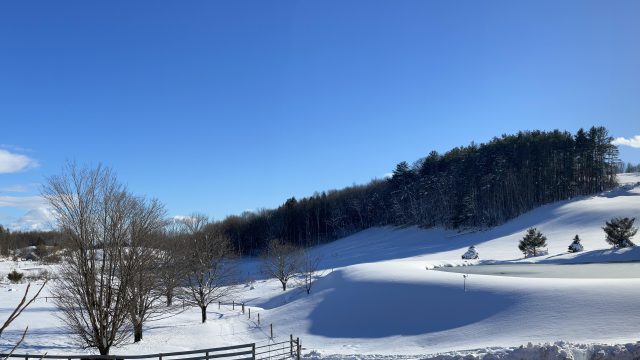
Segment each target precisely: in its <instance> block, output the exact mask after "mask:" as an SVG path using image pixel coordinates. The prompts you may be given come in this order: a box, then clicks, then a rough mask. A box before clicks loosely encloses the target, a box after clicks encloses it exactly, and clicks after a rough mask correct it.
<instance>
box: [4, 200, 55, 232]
mask: <svg viewBox="0 0 640 360" xmlns="http://www.w3.org/2000/svg"><path fill="white" fill-rule="evenodd" d="M1 208H8V209H9V213H8V214H2V215H3V216H2V222H3V223H5V224H8V225H9V227H10V228H11V229H12V230H42V229H50V228H52V227H53V220H54V218H53V213H52V212H51V209H50V208H49V205H48V203H47V201H46V200H45V199H44V198H42V197H41V196H0V213H3V212H4V211H2V210H1ZM11 209H14V210H11ZM16 209H17V211H19V213H22V212H23V211H24V213H23V215H21V216H19V217H18V216H15V215H9V214H11V213H15V212H16ZM7 215H9V216H7Z"/></svg>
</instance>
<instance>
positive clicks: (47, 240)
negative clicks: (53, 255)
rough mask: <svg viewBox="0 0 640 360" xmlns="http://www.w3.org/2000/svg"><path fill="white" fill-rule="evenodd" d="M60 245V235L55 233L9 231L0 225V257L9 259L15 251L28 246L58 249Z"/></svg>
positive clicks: (61, 241)
mask: <svg viewBox="0 0 640 360" xmlns="http://www.w3.org/2000/svg"><path fill="white" fill-rule="evenodd" d="M62 243H63V238H62V235H61V234H60V233H59V232H57V231H40V230H32V231H9V229H6V228H5V227H3V226H2V225H0V256H3V257H9V256H10V255H12V254H14V253H15V251H16V250H18V249H24V248H27V247H30V246H43V245H46V246H53V247H59V246H61V245H62ZM14 255H15V254H14Z"/></svg>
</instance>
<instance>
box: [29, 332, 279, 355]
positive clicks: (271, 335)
mask: <svg viewBox="0 0 640 360" xmlns="http://www.w3.org/2000/svg"><path fill="white" fill-rule="evenodd" d="M269 326H270V327H271V338H272V339H273V324H269ZM27 360H29V359H27Z"/></svg>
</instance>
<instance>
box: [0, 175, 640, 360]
mask: <svg viewBox="0 0 640 360" xmlns="http://www.w3.org/2000/svg"><path fill="white" fill-rule="evenodd" d="M639 181H640V176H638V175H624V176H621V182H622V183H623V186H621V187H620V188H619V189H616V190H613V191H610V192H607V193H603V194H600V195H597V196H589V197H580V198H576V199H572V200H568V201H562V202H558V203H553V204H548V205H545V206H542V207H540V208H538V209H535V210H533V211H531V212H528V213H526V214H524V215H522V216H520V217H518V218H516V219H514V220H512V221H510V222H508V223H506V224H504V225H502V226H499V227H496V228H492V229H488V230H485V231H466V232H460V233H459V232H455V231H451V230H444V229H428V230H424V229H418V228H416V227H408V228H400V229H397V228H374V229H369V230H365V231H362V232H360V233H357V234H354V235H352V236H349V237H347V238H344V239H341V240H338V241H336V242H332V243H329V244H326V245H321V246H318V247H316V248H314V249H313V250H312V252H313V253H314V254H316V255H318V256H321V257H322V263H321V264H322V268H323V271H322V273H323V276H322V277H321V279H319V280H318V281H317V283H316V284H315V287H314V288H313V290H312V294H311V295H306V294H305V293H304V292H303V290H302V289H300V288H295V287H294V288H291V289H290V290H288V291H286V292H282V291H281V289H280V286H279V283H278V282H277V281H275V280H260V279H261V276H260V275H259V274H258V273H257V268H258V266H257V260H256V259H245V260H243V264H242V273H243V275H245V276H246V277H247V282H248V283H247V285H246V286H244V287H242V289H243V291H242V292H241V293H240V294H238V296H237V298H236V300H238V301H241V302H246V303H247V304H248V305H249V306H251V307H252V314H253V316H252V319H248V315H247V314H244V315H243V314H241V313H240V312H239V310H238V308H236V310H235V311H232V310H231V309H230V307H225V306H223V307H222V309H221V310H218V309H217V306H213V307H212V308H210V310H209V312H210V314H209V318H210V320H209V321H208V322H207V323H206V324H199V321H198V319H199V313H198V311H197V310H196V309H189V310H187V311H185V312H184V313H182V314H179V315H177V316H175V317H171V318H168V319H165V320H161V321H158V322H154V323H149V324H148V326H147V328H146V329H145V338H144V340H143V342H142V343H140V344H128V345H124V346H122V347H120V348H117V349H114V350H113V353H116V354H131V353H157V352H160V351H163V352H167V351H177V350H186V349H197V348H206V347H213V346H218V345H227V344H237V343H246V342H258V343H268V342H269V341H270V340H269V339H268V337H269V334H268V332H269V331H268V324H271V323H272V324H273V325H274V332H275V336H276V341H280V340H283V339H285V338H288V336H289V334H293V335H294V336H295V337H300V338H301V340H302V343H303V346H304V348H305V349H306V350H305V351H306V352H307V354H309V356H310V357H313V356H314V355H313V354H322V357H328V358H331V357H337V358H340V357H345V356H346V355H348V354H358V355H357V356H364V357H367V356H369V357H374V354H381V355H384V356H386V357H393V356H398V355H402V356H408V355H418V354H434V353H442V352H451V351H458V350H463V349H483V348H491V347H518V346H520V345H522V344H527V343H528V342H533V343H545V342H551V343H553V342H556V341H569V342H572V343H628V342H635V341H636V340H637V339H638V336H639V335H640V330H638V327H637V324H638V323H639V322H640V312H638V311H637V303H638V302H637V301H638V300H637V299H638V298H640V279H637V278H610V277H612V276H606V277H607V278H568V277H567V276H562V275H561V274H560V275H558V274H556V275H555V276H554V278H548V277H543V276H539V275H536V274H535V271H534V272H533V273H532V275H531V276H530V277H528V278H522V277H515V276H492V275H482V274H479V273H478V274H475V273H474V274H472V275H471V276H470V277H469V278H468V279H467V291H466V292H465V291H464V290H463V278H462V275H461V274H459V273H449V272H442V271H432V270H427V269H432V268H435V267H439V266H454V265H472V264H486V263H499V264H513V263H535V262H543V263H549V264H560V263H581V262H602V261H632V260H640V252H639V251H638V250H637V249H631V250H618V251H611V250H610V249H609V248H610V246H609V245H608V244H607V243H606V242H605V241H604V232H603V231H602V229H601V227H602V226H603V225H604V222H605V221H606V220H609V219H610V218H611V217H614V216H629V217H636V218H639V219H640V187H638V186H635V184H636V183H637V182H639ZM531 226H534V227H537V228H538V229H539V230H541V231H542V232H543V233H544V234H545V235H546V236H547V238H548V243H549V246H548V249H549V255H548V256H542V257H536V258H529V259H522V254H521V253H520V252H519V250H518V248H517V244H518V241H519V240H520V238H522V236H523V234H524V232H525V231H526V229H527V228H528V227H531ZM576 234H579V235H580V238H581V239H582V244H583V245H584V247H585V250H586V251H585V252H582V253H576V254H568V253H567V246H569V244H570V243H571V241H572V239H573V237H574V236H575V235H576ZM636 240H638V241H640V239H636ZM471 245H475V246H476V248H477V250H478V252H479V254H480V260H472V261H464V260H461V259H460V257H461V255H462V254H463V253H464V252H465V251H466V250H467V248H468V247H469V246H471ZM14 266H30V267H37V266H34V264H26V265H25V264H17V265H16V264H15V263H13V262H10V261H4V262H0V273H7V272H9V271H10V270H11V269H12V268H13V267H14ZM529 266H535V265H529ZM557 266H561V265H557ZM562 266H568V265H562ZM572 266H576V265H572ZM597 266H599V267H602V270H589V271H603V272H612V271H613V272H615V271H636V272H637V270H635V269H637V265H632V267H629V268H628V270H624V268H620V266H621V265H620V264H618V265H617V266H618V267H609V268H607V266H609V265H597ZM620 269H622V270H620ZM469 270H470V268H469ZM34 271H35V270H34ZM536 271H538V270H536ZM502 275H505V274H502ZM594 277H595V276H594ZM598 277H601V276H598ZM614 277H615V276H614ZM3 278H4V276H3ZM249 279H254V280H253V281H249ZM255 279H258V280H255ZM24 286H25V285H8V284H6V283H5V284H2V285H0V319H2V318H4V317H6V316H7V315H8V312H9V311H10V309H11V307H12V306H14V305H15V303H17V301H18V299H19V296H20V295H21V292H20V290H22V289H23V288H24ZM9 289H13V290H16V291H8V290H9ZM257 313H260V316H261V326H258V325H257V323H256V315H257ZM26 325H29V327H30V332H29V335H28V337H27V340H26V342H25V343H24V345H23V346H22V348H21V349H20V352H23V353H24V352H30V353H32V354H34V353H40V352H43V351H48V352H49V353H78V352H84V351H83V350H82V349H80V348H78V347H77V346H76V345H75V344H73V343H72V340H71V338H70V337H69V336H68V334H67V333H66V330H64V329H63V328H61V327H60V326H61V321H60V320H59V319H58V318H56V310H55V308H54V307H53V305H52V304H51V303H50V302H45V301H44V300H39V301H38V302H37V303H36V304H34V305H33V306H32V307H31V308H29V309H28V310H27V311H26V312H25V313H24V314H23V316H22V317H21V318H20V319H18V321H16V323H15V324H14V325H13V326H12V327H11V328H10V329H9V331H8V333H7V334H6V335H7V336H6V338H3V339H2V340H0V352H1V350H3V349H6V347H7V344H8V343H10V342H11V341H12V340H15V338H16V337H17V336H18V334H19V332H20V330H21V329H23V328H24V327H25V326H26ZM332 354H333V355H332Z"/></svg>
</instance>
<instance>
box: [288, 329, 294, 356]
mask: <svg viewBox="0 0 640 360" xmlns="http://www.w3.org/2000/svg"><path fill="white" fill-rule="evenodd" d="M289 354H290V355H291V356H293V334H290V335H289Z"/></svg>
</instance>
